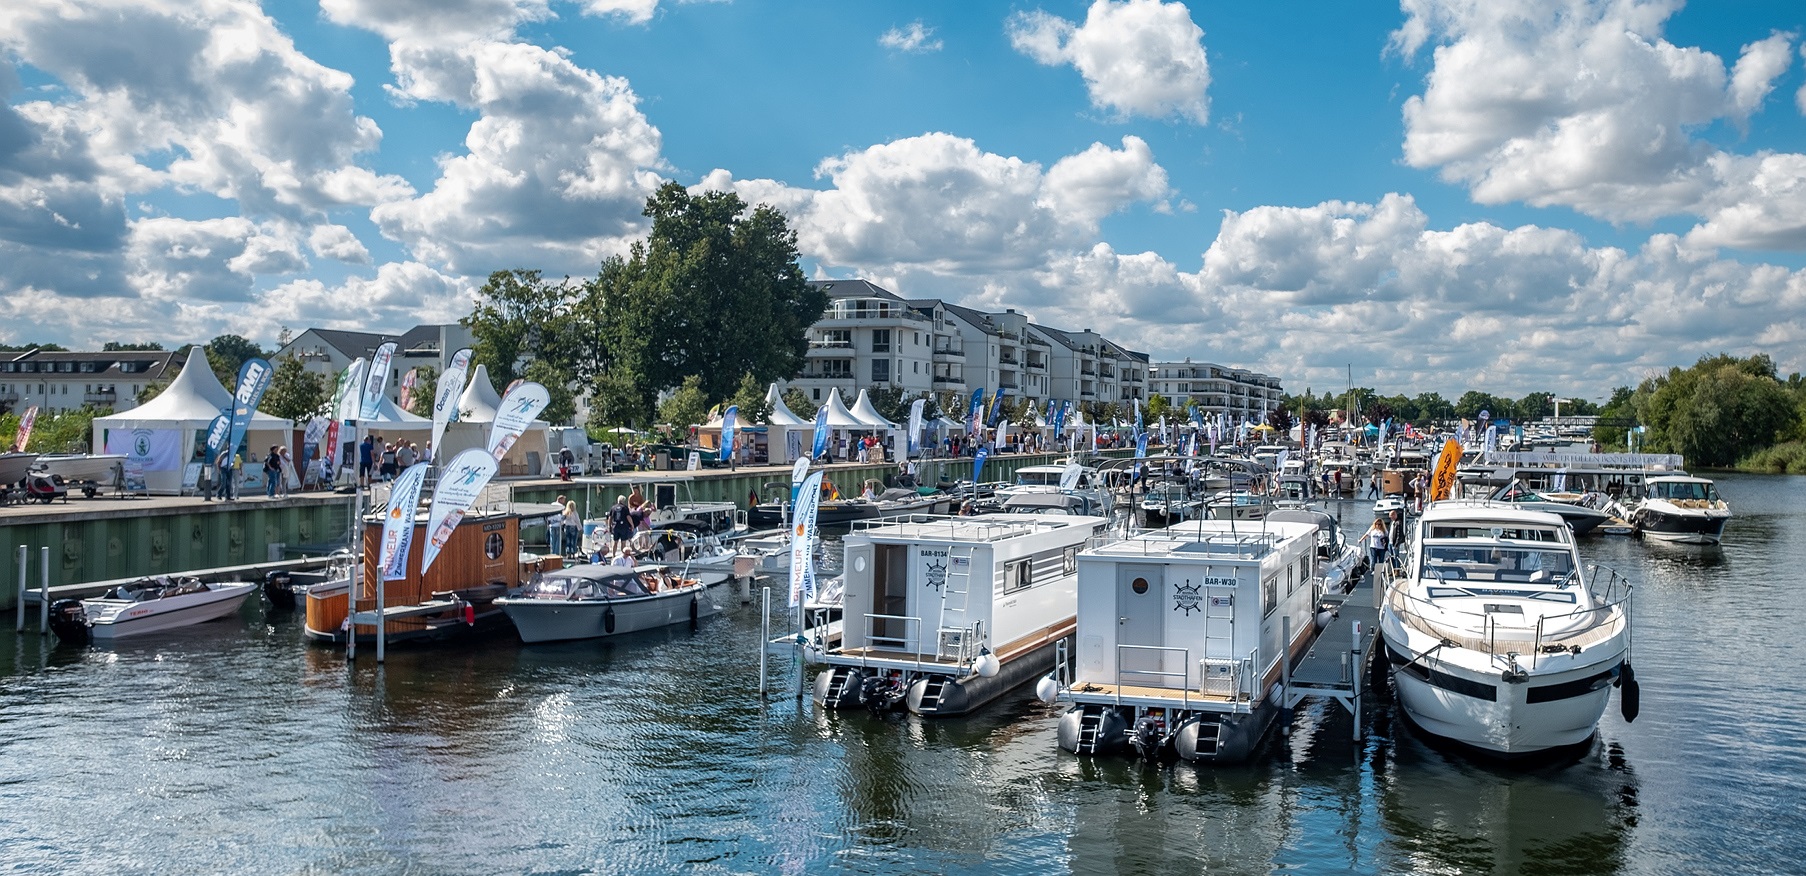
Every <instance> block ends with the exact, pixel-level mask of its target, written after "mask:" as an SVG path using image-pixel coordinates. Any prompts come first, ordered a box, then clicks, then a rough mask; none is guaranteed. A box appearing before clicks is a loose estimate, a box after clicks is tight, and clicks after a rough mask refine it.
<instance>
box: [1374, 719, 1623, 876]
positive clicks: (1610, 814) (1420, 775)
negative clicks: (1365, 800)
mask: <svg viewBox="0 0 1806 876" xmlns="http://www.w3.org/2000/svg"><path fill="white" fill-rule="evenodd" d="M1387 757H1388V759H1389V761H1390V764H1389V768H1388V769H1387V770H1386V772H1385V777H1384V779H1383V780H1382V781H1380V782H1379V783H1378V790H1379V802H1380V813H1381V818H1382V822H1383V824H1384V825H1385V827H1386V833H1387V834H1388V839H1387V841H1386V844H1385V847H1384V848H1383V849H1382V851H1381V857H1382V861H1385V862H1389V863H1390V867H1384V866H1383V867H1382V868H1381V869H1401V870H1410V871H1416V872H1463V873H1467V872H1480V873H1590V874H1608V873H1617V872H1620V871H1621V870H1622V869H1623V867H1624V863H1625V853H1626V850H1627V848H1628V847H1629V845H1630V834H1631V832H1632V830H1633V829H1634V828H1635V826H1636V823H1637V818H1636V812H1637V804H1638V792H1637V779H1636V774H1635V772H1634V771H1633V770H1632V769H1631V768H1630V766H1629V764H1628V762H1627V759H1626V758H1625V756H1624V752H1623V750H1622V749H1621V748H1620V747H1619V746H1618V745H1616V744H1610V745H1607V744H1604V743H1600V742H1597V741H1595V743H1594V744H1593V746H1592V748H1591V750H1589V751H1588V752H1587V753H1586V754H1585V755H1584V756H1583V757H1582V758H1581V759H1580V760H1579V761H1577V762H1571V763H1548V764H1541V765H1534V766H1523V765H1519V764H1499V763H1496V762H1492V761H1489V760H1486V759H1482V758H1478V757H1473V756H1467V755H1464V754H1463V753H1459V752H1450V751H1444V750H1442V749H1440V748H1435V747H1432V746H1430V745H1427V744H1425V743H1424V741H1422V740H1420V739H1419V738H1417V736H1416V734H1414V733H1409V732H1407V733H1404V734H1400V735H1398V736H1395V737H1393V739H1392V740H1391V746H1390V751H1389V752H1388V755H1387Z"/></svg>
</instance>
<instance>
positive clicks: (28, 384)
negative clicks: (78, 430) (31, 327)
mask: <svg viewBox="0 0 1806 876" xmlns="http://www.w3.org/2000/svg"><path fill="white" fill-rule="evenodd" d="M183 361H184V359H183V357H182V355H181V354H179V353H176V352H173V351H165V350H130V351H111V352H102V353H74V352H45V351H42V350H27V351H25V352H22V353H0V410H7V411H15V412H16V411H23V410H24V409H25V408H27V407H30V406H32V405H37V407H38V410H39V411H41V412H50V411H71V410H80V409H81V408H83V407H94V408H110V409H112V410H114V411H128V410H131V409H132V408H135V407H137V406H138V393H139V392H141V391H143V390H144V388H145V387H147V386H150V385H151V384H153V383H156V382H158V381H159V380H162V379H163V377H164V376H165V375H166V374H167V375H169V376H174V375H175V372H176V371H178V370H180V369H181V367H182V362H183Z"/></svg>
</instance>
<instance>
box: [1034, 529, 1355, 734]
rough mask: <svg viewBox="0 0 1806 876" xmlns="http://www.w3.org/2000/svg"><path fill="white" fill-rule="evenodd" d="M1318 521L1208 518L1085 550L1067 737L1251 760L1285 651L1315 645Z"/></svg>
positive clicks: (1052, 686) (1270, 711)
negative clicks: (1253, 522) (1247, 521)
mask: <svg viewBox="0 0 1806 876" xmlns="http://www.w3.org/2000/svg"><path fill="white" fill-rule="evenodd" d="M1317 535H1318V525H1317V524H1316V523H1314V522H1312V523H1304V522H1290V521H1272V520H1269V521H1267V522H1266V523H1264V524H1263V525H1261V526H1256V527H1250V526H1247V525H1246V524H1240V525H1238V524H1236V523H1235V522H1234V521H1229V520H1199V521H1188V522H1186V523H1181V524H1177V525H1175V526H1171V527H1168V528H1166V529H1161V530H1156V531H1154V532H1147V533H1143V534H1141V535H1138V536H1135V537H1133V538H1128V539H1124V540H1122V541H1117V542H1113V543H1111V544H1106V545H1102V546H1100V547H1096V548H1093V549H1091V550H1088V551H1085V552H1084V553H1082V554H1080V555H1079V558H1078V567H1079V573H1078V578H1079V603H1078V635H1077V639H1078V650H1077V654H1076V659H1075V660H1073V661H1072V664H1071V677H1070V678H1066V679H1053V680H1049V681H1047V682H1045V683H1044V684H1043V688H1044V690H1042V691H1038V693H1040V694H1041V695H1042V698H1043V699H1047V700H1050V701H1058V700H1065V701H1067V702H1070V703H1072V708H1071V709H1069V710H1068V711H1067V712H1066V713H1065V714H1064V715H1062V716H1060V722H1059V728H1058V732H1057V738H1058V741H1059V745H1060V747H1061V748H1062V749H1065V750H1066V751H1070V752H1073V753H1074V754H1081V755H1095V754H1111V753H1122V752H1126V751H1129V750H1131V749H1132V750H1134V751H1135V752H1136V753H1137V754H1139V755H1140V756H1141V757H1142V758H1144V759H1147V760H1154V759H1156V758H1160V757H1163V756H1165V755H1166V754H1168V753H1171V754H1173V755H1176V756H1178V757H1179V758H1182V759H1184V760H1190V761H1221V762H1231V761H1240V760H1245V759H1247V758H1248V756H1249V755H1250V754H1252V753H1253V752H1254V751H1255V749H1256V748H1257V747H1258V746H1259V744H1260V741H1261V740H1262V739H1263V738H1264V737H1265V735H1266V732H1267V728H1268V727H1270V726H1271V725H1272V723H1273V719H1274V718H1275V717H1276V716H1277V715H1278V713H1279V705H1280V700H1281V695H1280V680H1281V677H1282V675H1283V671H1284V667H1283V666H1282V665H1281V663H1280V661H1281V660H1291V661H1294V662H1296V660H1297V659H1298V658H1299V656H1300V655H1302V654H1303V653H1305V651H1307V650H1308V649H1309V647H1310V645H1311V643H1312V642H1313V641H1315V640H1316V636H1317V631H1318V627H1317V624H1316V612H1317V605H1318V602H1319V600H1320V599H1321V598H1322V597H1323V585H1324V581H1323V576H1322V567H1321V564H1320V563H1319V562H1318V560H1317Z"/></svg>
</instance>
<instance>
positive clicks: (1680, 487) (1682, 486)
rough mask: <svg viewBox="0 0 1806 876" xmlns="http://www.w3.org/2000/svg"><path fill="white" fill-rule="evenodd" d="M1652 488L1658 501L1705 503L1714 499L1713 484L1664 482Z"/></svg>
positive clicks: (1653, 485)
mask: <svg viewBox="0 0 1806 876" xmlns="http://www.w3.org/2000/svg"><path fill="white" fill-rule="evenodd" d="M1650 486H1652V487H1653V488H1654V492H1655V497H1656V498H1658V499H1668V500H1670V501H1676V500H1679V501H1687V500H1693V501H1700V502H1703V501H1706V500H1709V499H1712V498H1714V497H1713V495H1712V493H1713V492H1714V491H1713V490H1712V485H1711V484H1702V483H1697V482H1692V481H1662V482H1659V483H1655V484H1651V485H1650Z"/></svg>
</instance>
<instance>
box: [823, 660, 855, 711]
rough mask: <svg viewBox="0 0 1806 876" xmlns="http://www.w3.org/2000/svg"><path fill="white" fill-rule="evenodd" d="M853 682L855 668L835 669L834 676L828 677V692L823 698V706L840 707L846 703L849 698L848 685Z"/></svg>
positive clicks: (838, 667) (842, 667)
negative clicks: (847, 697)
mask: <svg viewBox="0 0 1806 876" xmlns="http://www.w3.org/2000/svg"><path fill="white" fill-rule="evenodd" d="M852 680H853V667H851V666H836V667H834V674H833V675H831V676H829V677H828V690H827V692H826V693H825V694H824V695H823V697H822V705H824V706H838V705H840V704H841V703H842V702H844V701H845V700H846V696H847V684H848V682H851V681H852Z"/></svg>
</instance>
